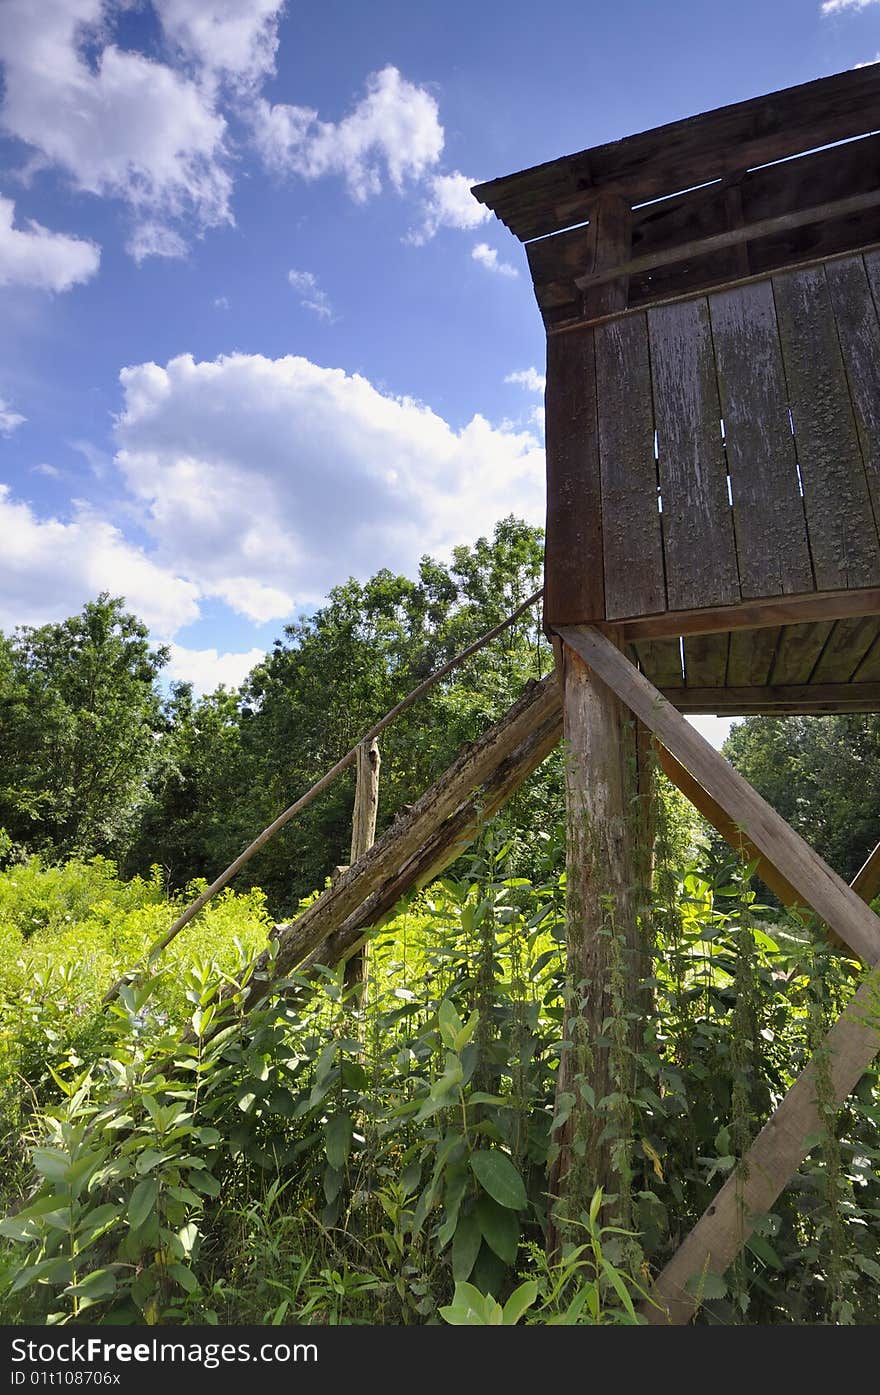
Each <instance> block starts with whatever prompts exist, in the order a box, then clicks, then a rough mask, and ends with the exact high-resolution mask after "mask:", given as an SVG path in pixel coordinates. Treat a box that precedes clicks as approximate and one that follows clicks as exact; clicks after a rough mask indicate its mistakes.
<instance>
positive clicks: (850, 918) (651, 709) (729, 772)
mask: <svg viewBox="0 0 880 1395" xmlns="http://www.w3.org/2000/svg"><path fill="white" fill-rule="evenodd" d="M559 634H560V635H561V636H562V639H563V640H564V641H565V643H566V644H568V645H570V647H571V648H573V649H574V650H575V652H576V653H578V654H580V656H581V658H582V659H583V660H584V661H585V662H586V663H587V664H589V665H590V667H591V668H593V669H594V670H595V672H596V673H598V674H599V676H600V678H602V680H603V681H604V682H605V683H607V684H608V685H609V687H610V688H611V689H612V690H613V691H614V692H615V693H616V694H617V696H618V697H619V698H620V699H621V701H622V702H625V703H626V704H627V706H628V707H629V708H630V709H631V711H633V712H634V713H635V715H636V716H637V717H638V718H639V719H640V720H641V721H643V722H644V723H645V726H646V727H649V728H650V730H651V731H652V732H653V733H654V735H655V736H656V737H658V739H659V740H660V741H661V742H662V743H663V745H664V746H665V747H666V749H667V750H668V751H671V752H672V754H673V755H674V756H675V758H676V760H677V761H679V762H680V764H682V765H683V766H684V767H685V769H686V770H689V771H690V773H691V774H692V775H693V776H694V778H695V779H696V780H698V781H699V783H700V784H701V785H702V786H703V789H704V790H705V791H706V793H707V794H710V795H711V796H712V798H713V799H715V800H717V802H718V803H719V804H720V805H721V807H722V809H723V810H724V811H725V813H726V814H727V815H728V817H729V818H731V819H733V821H734V823H737V824H739V825H741V827H742V830H743V832H744V833H745V835H746V837H747V838H748V839H749V840H750V842H752V843H753V844H754V845H755V847H756V848H757V849H758V851H759V852H760V853H762V854H763V856H765V857H766V858H768V860H769V861H770V862H772V863H773V865H774V867H777V868H778V869H779V871H780V872H781V873H782V875H783V877H785V879H786V881H788V882H789V883H790V884H791V885H792V887H794V889H795V891H796V892H797V894H798V896H799V897H800V898H802V904H803V905H805V906H808V907H810V908H811V909H812V910H813V911H815V913H816V915H817V916H818V917H819V918H820V920H824V921H826V922H827V923H828V924H829V925H830V926H831V928H832V929H833V930H834V931H836V933H837V934H838V935H839V936H840V937H841V939H842V940H844V941H845V942H846V943H847V944H848V945H849V946H850V948H851V949H853V950H854V951H855V953H856V954H858V955H859V956H860V958H862V959H863V960H864V961H865V963H866V964H870V965H874V964H877V963H880V920H878V918H877V916H875V915H874V913H873V912H872V911H871V910H869V908H868V907H867V906H866V905H865V904H864V902H863V901H861V900H859V898H858V896H856V895H855V893H854V892H853V891H852V890H851V889H850V888H849V887H848V886H847V885H846V883H845V882H844V881H842V880H841V878H840V877H839V876H838V875H837V873H836V872H834V871H832V869H831V868H830V867H829V866H828V865H827V863H825V862H823V861H822V858H821V857H819V855H818V853H816V852H814V851H813V849H812V848H810V847H809V846H808V845H807V844H806V843H805V842H804V840H803V838H801V836H800V834H798V833H796V832H795V831H794V829H793V828H790V827H789V826H788V824H787V823H786V822H785V820H784V819H782V818H780V816H779V814H777V813H776V811H775V810H774V809H772V808H771V807H770V805H769V804H768V803H767V801H766V800H765V799H762V798H761V796H760V795H759V794H758V792H757V790H755V789H753V788H752V786H751V785H750V784H749V783H748V781H747V780H745V779H743V777H742V775H740V774H739V772H738V771H736V770H734V769H733V767H732V766H731V765H729V764H728V762H727V761H726V760H724V758H723V757H722V756H720V755H719V754H718V752H717V751H716V750H715V749H714V748H713V747H712V746H710V745H709V743H708V741H706V740H705V739H704V738H703V737H702V736H700V734H699V732H698V731H697V730H696V729H695V728H694V727H693V726H691V724H690V723H689V722H688V721H687V719H686V718H685V717H683V716H682V715H681V713H680V712H677V711H676V709H675V708H674V707H673V706H672V704H671V703H669V702H667V701H666V700H665V699H664V698H663V695H662V694H661V693H660V692H658V691H657V689H656V688H655V687H654V685H653V684H652V683H650V682H649V681H648V680H647V678H645V676H644V675H643V674H641V673H639V671H638V669H636V668H635V667H634V665H633V664H631V663H630V662H629V660H628V659H627V658H626V656H625V655H624V654H621V652H620V651H619V649H617V648H616V647H615V646H614V645H613V644H612V643H611V641H610V640H609V639H607V638H606V637H605V635H603V634H601V633H600V632H599V631H598V630H597V629H595V628H594V627H593V626H587V625H577V626H573V625H566V626H561V627H560V629H559Z"/></svg>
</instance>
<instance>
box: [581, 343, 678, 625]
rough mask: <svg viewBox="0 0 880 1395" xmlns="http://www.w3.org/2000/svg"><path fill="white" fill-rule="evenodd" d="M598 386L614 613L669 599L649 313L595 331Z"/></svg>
mask: <svg viewBox="0 0 880 1395" xmlns="http://www.w3.org/2000/svg"><path fill="white" fill-rule="evenodd" d="M596 387H597V397H598V413H599V459H600V465H601V475H602V539H603V547H604V556H605V613H606V615H607V617H608V619H609V620H614V619H617V618H619V617H620V616H625V615H645V614H648V613H650V612H651V611H657V610H664V609H665V607H666V588H665V584H664V579H663V541H662V537H661V531H660V513H659V510H658V507H657V462H656V460H655V458H654V409H653V404H652V398H651V367H650V361H649V357H648V325H647V321H646V319H645V317H644V315H636V316H631V317H628V318H626V319H624V320H612V321H610V322H609V323H608V324H606V325H603V326H602V327H601V328H600V329H598V330H597V331H596Z"/></svg>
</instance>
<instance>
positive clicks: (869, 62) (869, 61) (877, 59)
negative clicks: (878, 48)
mask: <svg viewBox="0 0 880 1395" xmlns="http://www.w3.org/2000/svg"><path fill="white" fill-rule="evenodd" d="M875 63H880V53H878V54H876V55H875V56H874V57H873V58H866V59H865V61H864V63H856V64H855V66H856V67H857V68H873V66H874V64H875Z"/></svg>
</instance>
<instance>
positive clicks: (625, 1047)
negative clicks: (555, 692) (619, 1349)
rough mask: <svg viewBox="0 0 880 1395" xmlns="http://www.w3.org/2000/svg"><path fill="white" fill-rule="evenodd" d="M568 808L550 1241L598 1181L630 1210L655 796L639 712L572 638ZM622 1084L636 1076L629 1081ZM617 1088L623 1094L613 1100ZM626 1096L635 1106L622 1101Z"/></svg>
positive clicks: (566, 691)
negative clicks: (644, 762) (633, 712)
mask: <svg viewBox="0 0 880 1395" xmlns="http://www.w3.org/2000/svg"><path fill="white" fill-rule="evenodd" d="M561 664H562V680H563V695H564V696H563V714H564V718H563V719H564V740H565V756H566V760H565V784H566V808H567V912H566V926H567V929H566V956H567V977H566V1004H565V1018H564V1031H563V1038H564V1043H565V1044H564V1046H563V1049H562V1057H561V1062H560V1071H559V1077H558V1085H557V1096H556V1117H557V1118H558V1119H559V1120H560V1124H559V1126H558V1127H557V1129H556V1130H555V1133H554V1138H553V1143H554V1148H553V1153H554V1154H555V1156H553V1159H552V1163H551V1168H550V1176H549V1191H550V1196H551V1212H550V1220H549V1224H548V1233H547V1240H548V1249H549V1250H550V1252H551V1253H554V1252H555V1251H557V1250H558V1248H559V1245H560V1242H561V1240H562V1238H563V1236H564V1234H565V1225H566V1222H568V1221H571V1222H576V1221H577V1220H578V1219H579V1216H580V1214H581V1213H582V1212H585V1211H587V1210H588V1208H589V1203H590V1199H591V1197H592V1195H593V1192H594V1190H595V1188H596V1187H599V1186H601V1187H603V1188H604V1190H605V1192H606V1195H608V1196H609V1198H610V1197H612V1196H613V1197H616V1198H617V1203H616V1204H614V1207H613V1210H612V1211H611V1212H610V1213H609V1214H613V1215H615V1216H617V1215H619V1214H621V1213H622V1217H621V1218H622V1219H626V1210H627V1205H626V1199H627V1194H628V1185H629V1153H630V1138H629V1136H628V1135H629V1132H630V1125H629V1123H628V1121H627V1119H626V1117H624V1115H625V1110H626V1095H627V1090H626V1088H625V1085H626V1082H625V1081H624V1080H622V1079H621V1078H620V1076H621V1074H622V1073H627V1072H628V1070H629V1067H630V1063H631V1060H632V1053H631V1050H630V1047H631V1046H632V1045H633V1044H634V1043H633V1042H632V1040H631V1037H632V1028H633V1023H635V1022H637V1021H638V1020H639V1019H640V1018H641V1016H642V1011H641V1009H640V1003H639V999H640V994H641V992H642V982H643V977H644V967H645V966H644V948H645V947H644V946H643V945H642V944H641V942H640V932H639V921H638V910H639V904H640V902H641V901H642V896H641V895H640V890H641V888H640V885H639V884H640V882H641V881H643V880H644V877H645V873H646V865H647V863H646V846H645V844H646V836H647V830H648V829H649V828H650V822H651V821H650V814H649V809H650V797H649V796H645V795H643V796H641V797H639V796H638V795H636V796H635V797H634V790H636V789H637V786H636V781H635V778H634V777H635V775H636V770H637V767H638V752H637V741H636V727H635V723H634V722H633V721H632V719H631V718H630V717H629V715H628V713H627V712H626V710H625V708H624V707H623V706H622V704H621V703H620V702H619V701H618V699H617V698H616V697H615V695H614V694H613V693H612V692H611V690H610V688H608V687H606V685H605V684H604V683H603V682H602V681H601V679H598V678H597V676H596V675H595V674H593V673H592V672H591V670H590V669H589V668H588V667H587V665H586V664H585V663H584V662H583V661H582V660H581V658H580V657H579V656H578V655H577V654H575V653H574V652H573V651H572V650H571V649H569V648H568V647H567V646H563V649H562V657H561ZM621 1086H624V1088H623V1089H621ZM609 1097H610V1100H611V1101H612V1102H614V1101H616V1103H609ZM621 1108H622V1109H623V1113H621Z"/></svg>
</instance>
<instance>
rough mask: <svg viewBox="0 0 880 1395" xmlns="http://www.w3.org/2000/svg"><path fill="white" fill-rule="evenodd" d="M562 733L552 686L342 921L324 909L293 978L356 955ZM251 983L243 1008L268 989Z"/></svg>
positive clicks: (266, 983)
mask: <svg viewBox="0 0 880 1395" xmlns="http://www.w3.org/2000/svg"><path fill="white" fill-rule="evenodd" d="M561 736H562V701H561V694H560V693H559V689H558V688H557V689H556V705H555V707H554V708H552V709H551V710H548V711H546V712H545V714H544V715H543V716H542V718H541V720H540V722H539V723H538V724H537V726H536V727H535V728H534V730H532V731H530V732H529V733H528V734H526V735H524V736H523V739H522V740H521V741H520V743H519V744H518V745H517V746H515V747H514V749H513V750H512V751H511V752H510V753H509V754H508V755H507V756H505V758H504V759H503V760H502V761H501V762H499V764H498V766H497V767H496V769H495V770H494V771H492V772H491V773H490V774H489V775H488V776H487V778H486V779H485V780H484V781H483V783H482V784H480V785H477V786H476V787H475V788H474V789H472V790H471V791H470V792H469V793H468V794H466V795H465V797H464V798H463V800H462V802H461V804H460V805H459V806H458V808H457V809H456V810H455V811H454V812H453V813H452V814H451V815H450V816H449V818H447V819H445V820H444V821H443V822H442V823H441V824H440V825H439V826H438V827H436V828H435V829H434V830H433V831H432V832H431V833H430V834H429V835H428V836H427V837H426V838H425V841H424V842H423V843H421V844H420V845H419V847H418V848H417V849H416V851H415V852H413V853H411V854H410V855H408V856H406V857H404V858H402V859H401V860H400V862H399V863H397V864H389V865H388V867H387V868H386V875H385V876H383V877H382V878H381V879H379V880H378V881H377V880H371V882H370V885H369V886H368V887H366V886H365V887H364V897H363V900H361V901H360V902H358V903H357V904H356V905H355V907H354V909H353V910H352V911H350V912H349V914H348V915H347V916H346V918H345V919H344V920H343V921H342V923H341V924H340V923H339V920H338V917H337V909H338V908H337V907H336V906H335V905H333V904H332V903H331V904H328V905H327V906H326V907H325V911H326V915H325V919H324V933H323V934H322V935H320V936H319V938H318V940H317V943H316V944H315V945H314V948H312V949H311V950H310V951H309V952H308V953H307V954H306V955H305V957H304V958H302V959H301V960H300V961H299V962H298V963H297V964H296V974H297V977H298V978H301V977H305V976H309V975H311V974H312V973H314V972H315V970H316V969H318V968H319V966H322V965H325V966H332V965H334V964H339V963H340V962H342V961H347V959H348V957H349V955H351V954H353V953H356V951H357V949H358V947H359V946H360V945H361V944H363V942H364V939H365V937H366V936H368V934H369V933H370V932H371V931H372V930H374V929H375V928H376V927H377V926H379V925H381V924H382V923H383V921H385V920H386V919H387V918H388V917H389V916H390V915H392V914H393V913H394V910H395V908H396V907H397V905H398V903H399V902H400V899H401V897H403V896H406V895H408V894H409V893H410V892H412V891H417V890H419V889H420V888H421V887H423V886H427V884H428V883H429V882H430V881H433V879H434V878H435V877H439V876H440V875H441V873H442V872H443V871H444V869H445V868H446V867H448V866H449V865H450V864H451V863H453V862H455V860H456V859H457V858H458V857H460V856H461V854H462V853H463V852H464V851H465V849H466V848H468V847H469V846H470V844H471V843H472V842H473V841H474V839H475V838H476V837H477V836H478V835H479V833H480V831H481V830H482V829H484V828H485V826H486V822H487V820H489V819H491V818H492V816H493V815H494V814H495V813H497V811H498V810H499V809H500V808H501V807H502V805H503V804H505V803H506V801H507V800H508V799H509V798H510V797H511V795H513V794H515V793H516V791H517V790H518V789H520V788H521V786H522V784H523V783H524V781H525V780H527V779H528V777H529V775H531V773H532V771H534V770H536V769H537V768H538V766H539V765H540V764H541V762H542V761H543V760H545V759H546V758H547V756H548V755H549V754H550V752H551V751H552V750H553V749H554V747H555V746H557V745H558V744H559V741H560V739H561ZM325 894H326V893H325ZM295 923H296V922H295ZM295 923H294V924H295ZM289 928H290V927H285V929H289ZM266 963H267V957H266V956H265V955H262V956H261V957H260V961H259V965H258V967H259V968H261V969H262V968H263V967H264V966H265V965H266ZM252 983H253V985H254V986H253V988H252V989H251V991H250V994H249V998H248V1007H253V1006H254V1004H255V1003H256V1002H258V1001H259V1000H260V998H261V997H263V996H264V995H265V994H266V993H267V992H269V991H270V990H271V987H272V982H271V981H270V980H268V979H266V978H263V979H259V978H258V977H256V976H255V980H252Z"/></svg>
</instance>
